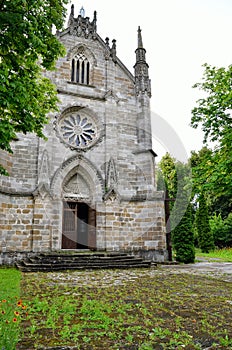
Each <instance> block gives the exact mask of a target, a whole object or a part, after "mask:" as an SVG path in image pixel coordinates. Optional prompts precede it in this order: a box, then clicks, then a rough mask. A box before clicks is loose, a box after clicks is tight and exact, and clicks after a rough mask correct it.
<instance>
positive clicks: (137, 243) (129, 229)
mask: <svg viewBox="0 0 232 350" xmlns="http://www.w3.org/2000/svg"><path fill="white" fill-rule="evenodd" d="M97 215H98V217H97V225H98V226H97V242H98V248H99V249H106V250H116V251H120V250H122V251H127V252H134V253H135V252H139V251H147V252H148V251H149V252H152V251H153V252H156V254H155V256H156V261H157V260H159V261H164V260H166V231H165V222H164V203H163V201H161V200H157V201H145V202H132V201H128V202H126V201H123V202H122V203H119V202H117V201H116V202H115V203H109V202H107V203H106V204H105V205H102V204H100V205H99V207H98V213H97ZM157 252H158V253H159V254H157ZM151 255H152V254H151Z"/></svg>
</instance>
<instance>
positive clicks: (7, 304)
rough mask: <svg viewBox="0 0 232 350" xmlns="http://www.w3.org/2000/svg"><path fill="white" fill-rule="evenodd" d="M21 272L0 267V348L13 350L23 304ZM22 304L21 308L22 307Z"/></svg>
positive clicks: (23, 311) (18, 333)
mask: <svg viewBox="0 0 232 350" xmlns="http://www.w3.org/2000/svg"><path fill="white" fill-rule="evenodd" d="M20 281H21V273H20V272H19V271H17V270H16V269H10V268H0V349H1V350H15V347H16V344H17V342H18V340H19V338H20V320H21V318H22V316H23V315H24V313H25V312H26V311H25V309H24V308H25V306H24V305H23V304H22V300H21V299H20ZM22 306H23V308H22Z"/></svg>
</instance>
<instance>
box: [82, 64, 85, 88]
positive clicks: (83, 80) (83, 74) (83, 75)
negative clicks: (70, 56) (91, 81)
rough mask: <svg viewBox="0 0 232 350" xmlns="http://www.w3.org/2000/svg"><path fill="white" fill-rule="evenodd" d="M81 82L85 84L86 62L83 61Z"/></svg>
mask: <svg viewBox="0 0 232 350" xmlns="http://www.w3.org/2000/svg"><path fill="white" fill-rule="evenodd" d="M81 83H82V84H84V83H85V62H84V61H83V62H82V65H81Z"/></svg>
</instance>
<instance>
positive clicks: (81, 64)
mask: <svg viewBox="0 0 232 350" xmlns="http://www.w3.org/2000/svg"><path fill="white" fill-rule="evenodd" d="M67 60H68V61H70V79H71V81H72V82H74V83H79V84H84V85H93V81H94V67H95V66H96V65H97V60H96V57H95V55H94V54H93V53H92V51H91V50H90V49H89V48H88V47H87V46H86V45H84V44H80V45H77V46H74V47H73V48H72V49H71V50H70V51H69V52H68V55H67Z"/></svg>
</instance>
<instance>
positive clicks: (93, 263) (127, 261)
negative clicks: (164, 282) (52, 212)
mask: <svg viewBox="0 0 232 350" xmlns="http://www.w3.org/2000/svg"><path fill="white" fill-rule="evenodd" d="M150 266H151V261H147V260H146V261H145V260H143V259H142V258H137V257H135V256H133V255H127V254H125V253H121V254H120V253H119V254H115V253H114V252H113V253H99V254H98V253H95V254H86V253H85V254H73V255H67V254H51V255H49V254H39V255H37V256H34V257H33V258H32V257H31V258H27V259H24V260H22V261H20V262H17V263H16V267H17V268H18V269H19V270H21V271H22V272H35V271H44V272H46V271H47V272H49V271H64V270H84V269H109V268H113V269H116V268H117V269H120V268H146V267H150Z"/></svg>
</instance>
